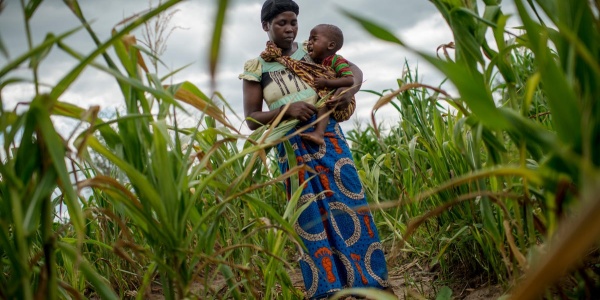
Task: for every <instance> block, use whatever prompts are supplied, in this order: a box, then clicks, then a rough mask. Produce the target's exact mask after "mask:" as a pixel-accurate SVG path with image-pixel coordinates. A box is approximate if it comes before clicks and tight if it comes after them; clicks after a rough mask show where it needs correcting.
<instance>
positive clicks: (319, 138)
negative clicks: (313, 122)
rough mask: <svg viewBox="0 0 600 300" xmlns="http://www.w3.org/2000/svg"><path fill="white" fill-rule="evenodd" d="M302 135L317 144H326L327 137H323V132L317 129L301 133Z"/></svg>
mask: <svg viewBox="0 0 600 300" xmlns="http://www.w3.org/2000/svg"><path fill="white" fill-rule="evenodd" d="M300 136H301V137H302V138H303V139H307V140H309V141H311V142H313V143H315V144H317V145H325V138H324V137H323V134H319V133H318V132H316V131H313V132H307V133H302V134H300Z"/></svg>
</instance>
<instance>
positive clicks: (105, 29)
mask: <svg viewBox="0 0 600 300" xmlns="http://www.w3.org/2000/svg"><path fill="white" fill-rule="evenodd" d="M153 2H155V3H156V2H158V0H154V1H153ZM148 3H149V1H119V0H103V1H84V0H82V1H80V4H81V6H82V9H83V12H84V14H85V15H86V17H87V18H88V20H94V22H93V24H92V27H93V28H94V30H95V31H96V33H97V34H98V35H99V36H100V39H101V40H106V39H107V38H109V37H110V30H111V29H112V28H113V26H115V24H117V23H118V22H119V21H121V20H122V19H123V18H125V17H128V16H130V15H132V14H133V13H136V12H140V11H142V10H144V9H146V8H147V7H148ZM215 3H217V1H185V2H182V3H181V4H180V5H178V6H176V7H175V8H174V9H179V12H178V13H176V14H175V16H174V17H173V19H172V21H171V25H173V26H181V27H184V28H186V29H177V30H175V31H174V32H173V33H172V35H171V37H170V39H169V40H168V43H167V51H166V52H165V54H164V55H163V57H161V59H162V60H163V61H164V63H165V64H166V65H167V68H168V69H177V68H179V67H182V66H184V65H185V64H188V63H192V65H191V66H189V67H187V68H186V69H184V70H183V71H181V72H180V73H178V74H176V75H175V76H174V77H173V78H172V79H171V80H172V81H173V82H180V81H184V80H189V81H191V82H192V83H194V84H196V85H197V86H198V87H199V88H200V89H202V90H203V91H204V92H205V93H206V94H210V92H211V91H209V90H208V89H209V79H208V78H209V77H208V60H207V51H208V46H209V43H210V40H211V38H212V26H213V14H214V11H215ZM230 3H231V4H230V5H231V7H230V8H229V11H228V15H227V23H226V24H227V25H226V28H225V29H224V32H223V40H222V41H221V46H222V51H221V53H220V55H221V57H220V61H219V66H218V74H217V76H218V77H217V84H218V86H217V89H218V91H219V92H220V93H222V94H223V96H224V97H225V98H226V100H227V101H228V102H229V104H230V105H231V106H232V108H233V109H234V110H235V111H236V113H237V114H238V115H239V116H241V117H243V110H242V91H241V86H242V82H241V81H240V80H239V79H238V78H237V75H238V74H239V73H241V72H242V67H243V63H244V61H246V60H248V59H251V58H253V57H256V56H258V54H259V53H260V51H261V50H262V49H263V48H264V43H265V41H266V39H267V36H266V33H265V32H264V31H263V30H262V28H261V26H260V21H259V12H260V8H261V6H262V3H263V1H262V0H233V1H230ZM297 3H298V4H299V5H300V15H299V25H300V29H299V33H298V39H297V40H298V41H299V42H301V41H303V40H305V39H306V38H308V33H309V31H310V29H311V28H312V27H313V26H314V25H316V24H318V23H332V24H336V25H338V26H340V27H341V28H342V29H343V30H344V35H345V39H346V42H345V45H344V48H343V49H342V52H341V53H342V55H345V56H347V58H348V59H350V60H351V61H353V62H355V63H356V64H357V65H359V66H360V67H361V68H362V69H363V72H364V73H365V79H366V80H367V81H366V82H365V84H364V85H363V88H364V89H372V90H375V91H382V90H384V89H389V88H396V87H397V83H396V78H398V77H400V76H401V75H402V68H403V66H404V62H405V59H407V58H408V59H410V61H411V63H413V62H418V60H417V58H416V57H415V56H414V54H411V53H410V52H408V51H406V50H405V49H403V48H402V47H399V46H398V45H392V44H390V43H386V42H383V41H379V40H377V39H374V38H373V37H371V36H370V35H369V34H368V33H366V32H365V31H364V30H363V29H362V28H361V27H360V26H359V25H358V24H357V23H355V22H354V21H352V20H350V19H348V18H347V17H345V16H344V15H343V14H342V13H341V11H340V8H344V9H346V10H348V11H350V12H352V13H355V14H357V15H360V16H362V17H365V18H367V19H370V20H372V21H374V22H376V23H378V24H380V25H382V26H383V27H385V28H387V29H389V30H390V31H391V32H395V33H403V32H407V31H408V30H409V29H411V28H412V30H413V32H414V30H415V29H414V26H415V25H416V24H418V23H419V21H420V20H424V19H427V18H429V17H430V16H432V15H434V14H436V10H435V7H434V6H433V5H432V4H431V3H430V2H429V1H415V0H378V1H377V2H376V4H375V2H373V1H367V0H346V1H344V0H331V1H315V0H297ZM33 19H34V24H33V25H34V27H33V30H34V32H35V35H34V40H35V41H36V42H39V41H41V40H42V39H43V37H44V36H45V34H46V33H47V32H55V33H60V32H64V31H66V30H69V29H72V28H74V27H76V26H78V25H79V23H78V21H77V20H76V18H75V17H74V16H73V15H72V13H71V12H70V11H69V10H68V9H67V8H66V7H65V6H64V4H63V3H62V1H56V0H47V1H44V2H43V4H42V5H41V6H40V8H39V10H38V12H37V13H36V15H35V16H34V18H33ZM22 28H23V23H22V17H21V13H20V5H18V2H17V1H11V2H10V3H7V7H6V9H5V10H4V12H3V13H2V15H1V17H0V32H1V36H2V38H3V39H4V42H5V44H6V45H7V46H8V47H9V51H10V53H11V55H12V57H15V56H16V55H18V54H20V53H22V52H23V51H24V49H25V48H26V40H25V36H24V31H23V29H22ZM417 31H418V30H417ZM135 34H136V36H137V37H138V39H139V38H141V32H135ZM66 42H67V43H68V44H69V45H72V46H73V47H75V48H77V50H78V51H80V52H82V53H84V54H86V53H89V51H91V50H92V49H93V43H92V41H91V39H90V37H89V35H88V34H87V33H86V32H85V31H81V32H78V33H77V34H75V35H73V36H72V37H70V38H69V39H68V40H67V41H66ZM421 42H423V43H425V44H427V41H426V40H422V41H421ZM436 46H437V45H433V44H432V45H431V47H436ZM110 54H111V56H112V57H115V56H114V53H112V51H110ZM98 62H99V63H103V61H102V60H101V59H98ZM3 64H4V61H3V60H2V58H0V66H1V65H3ZM73 64H74V60H73V59H71V58H69V57H67V56H66V55H64V54H60V51H59V50H58V49H54V50H53V53H52V56H50V57H48V60H47V61H45V62H44V66H43V68H44V70H47V71H44V74H45V75H46V76H47V78H44V80H45V82H48V83H52V82H56V80H58V78H60V77H61V76H62V74H64V73H66V72H68V70H70V68H69V67H66V66H71V65H73ZM425 71H427V72H432V71H433V70H432V69H431V68H429V69H426V70H425V69H423V72H425ZM62 72H64V73H62ZM167 72H168V70H167V69H165V68H161V69H160V71H159V73H160V74H161V75H164V74H166V73H167ZM98 73H101V72H98V71H97V70H93V69H90V70H87V71H86V72H85V73H84V74H83V75H82V77H81V78H80V79H79V80H78V81H77V82H76V83H75V84H74V85H73V86H72V87H71V88H70V89H69V93H70V94H69V95H68V96H66V98H67V99H69V101H70V102H73V103H76V104H78V105H81V106H83V107H87V106H89V105H102V107H103V108H108V107H116V106H119V105H120V103H119V101H121V100H120V98H122V96H120V94H119V93H120V92H119V91H118V87H117V86H116V84H115V83H114V82H115V81H114V79H112V78H110V76H108V75H106V74H103V73H101V74H98ZM423 75H427V76H426V77H429V76H431V77H432V78H431V79H432V80H437V78H436V77H435V76H437V75H429V74H423ZM19 90H21V89H19ZM8 92H10V93H8ZM15 94H17V91H16V90H13V91H3V96H5V95H11V97H15ZM359 95H360V97H365V100H364V102H363V103H361V104H360V105H359V108H360V109H361V112H358V113H357V115H359V116H364V115H366V114H368V111H370V108H369V107H368V106H366V104H367V103H368V104H371V103H374V101H376V99H374V98H373V97H374V96H369V95H367V94H366V93H363V94H359ZM4 98H5V97H4ZM371 105H372V104H371ZM231 119H232V120H235V119H236V118H235V117H233V116H232V117H231ZM240 122H241V121H240ZM344 125H345V126H351V125H352V124H351V123H350V122H348V124H344Z"/></svg>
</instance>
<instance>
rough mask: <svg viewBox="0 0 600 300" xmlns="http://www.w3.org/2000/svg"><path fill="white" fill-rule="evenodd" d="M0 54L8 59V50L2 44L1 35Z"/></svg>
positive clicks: (0, 36) (0, 37)
mask: <svg viewBox="0 0 600 300" xmlns="http://www.w3.org/2000/svg"><path fill="white" fill-rule="evenodd" d="M0 54H2V56H4V58H6V59H7V60H8V50H6V47H5V46H4V42H3V41H2V35H0Z"/></svg>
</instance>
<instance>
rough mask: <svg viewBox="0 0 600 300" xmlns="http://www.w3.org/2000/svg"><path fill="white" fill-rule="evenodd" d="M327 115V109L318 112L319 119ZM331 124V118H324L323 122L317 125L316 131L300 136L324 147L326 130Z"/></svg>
mask: <svg viewBox="0 0 600 300" xmlns="http://www.w3.org/2000/svg"><path fill="white" fill-rule="evenodd" d="M326 113H327V107H325V106H324V107H322V108H320V109H319V110H318V111H317V119H319V118H320V117H321V116H323V115H324V114H326ZM328 123H329V116H327V117H324V118H323V119H322V120H320V121H318V122H317V124H315V130H314V131H313V132H307V133H303V134H301V135H300V136H302V138H305V139H307V140H309V141H311V142H313V143H315V144H318V145H323V144H325V129H326V128H327V124H328Z"/></svg>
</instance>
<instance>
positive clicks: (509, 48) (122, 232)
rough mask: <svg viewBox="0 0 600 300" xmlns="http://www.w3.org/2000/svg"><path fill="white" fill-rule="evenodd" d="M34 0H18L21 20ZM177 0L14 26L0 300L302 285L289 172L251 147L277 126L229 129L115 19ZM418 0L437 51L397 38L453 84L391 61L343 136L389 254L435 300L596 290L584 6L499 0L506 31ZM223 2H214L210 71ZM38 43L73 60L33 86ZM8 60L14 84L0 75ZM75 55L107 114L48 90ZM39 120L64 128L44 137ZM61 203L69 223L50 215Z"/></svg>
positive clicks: (271, 290) (239, 292)
mask: <svg viewBox="0 0 600 300" xmlns="http://www.w3.org/2000/svg"><path fill="white" fill-rule="evenodd" d="M41 2H42V1H35V0H32V1H29V2H27V1H25V0H22V1H21V3H22V7H23V13H24V16H25V21H26V23H28V22H29V21H30V20H31V19H32V18H35V12H36V9H37V7H38V6H39V4H40V3H41ZM178 2H180V1H178V0H171V1H163V2H161V3H160V5H159V6H158V7H156V8H154V9H151V10H149V11H147V12H145V13H144V14H142V15H140V16H137V17H135V18H132V19H130V20H127V22H125V23H123V24H121V26H120V27H119V29H117V28H115V29H114V30H113V32H112V37H111V38H110V39H108V40H106V41H100V40H99V39H98V38H97V36H96V34H95V32H94V31H93V29H92V28H91V27H90V26H89V25H88V23H87V21H86V19H85V16H84V15H83V14H82V12H81V10H80V9H79V5H78V3H77V1H76V0H69V1H65V9H70V10H71V11H72V12H73V13H74V14H75V15H76V16H77V17H78V18H79V19H80V20H81V22H82V26H81V27H80V28H75V29H73V30H71V31H69V32H66V33H61V34H56V35H53V34H49V35H48V36H47V38H46V40H44V41H43V42H42V43H40V44H38V45H33V44H32V43H31V42H30V45H29V46H30V49H29V50H28V51H27V52H25V53H22V54H20V55H19V56H17V57H16V58H13V59H11V60H9V61H8V62H7V63H6V65H3V66H0V90H1V89H4V88H6V87H8V86H11V85H14V84H22V83H28V84H31V86H33V87H34V89H35V95H34V96H33V97H32V99H31V100H30V101H28V102H27V103H26V104H25V105H22V106H21V107H20V108H19V109H17V108H15V109H14V110H12V111H10V110H5V108H4V100H3V99H0V100H2V101H0V105H2V107H0V114H1V115H0V131H1V132H0V135H1V138H2V141H3V145H2V150H1V151H2V153H1V158H2V164H1V165H0V178H1V179H0V298H2V299H37V298H41V297H43V298H45V299H80V298H93V297H100V298H102V299H122V298H136V299H145V298H147V297H148V295H149V294H150V293H152V289H153V288H160V290H161V293H162V294H163V295H164V297H165V298H166V299H183V298H199V299H210V298H219V299H220V298H233V299H247V298H255V299H275V298H276V299H298V298H301V297H302V293H301V291H299V290H297V289H295V288H294V286H293V283H292V281H291V279H290V276H289V270H290V269H292V268H295V265H294V261H295V260H294V255H295V253H298V252H299V251H301V247H302V246H301V245H300V244H299V243H298V241H299V240H298V239H297V236H296V235H295V233H294V230H293V226H292V224H294V221H295V218H297V216H298V214H299V211H301V209H302V208H297V207H296V204H297V200H298V197H299V194H300V187H295V188H293V191H292V197H291V201H289V202H288V201H286V200H285V199H286V194H285V193H286V192H285V190H284V189H283V185H282V183H281V182H282V180H283V179H286V178H289V177H294V176H296V172H297V171H298V170H299V169H298V168H292V169H291V171H290V172H288V173H286V174H279V173H278V169H277V167H276V164H275V161H276V159H274V156H273V154H274V151H273V150H270V149H271V148H272V147H273V145H275V144H276V143H279V142H284V139H285V138H284V137H281V134H280V132H281V127H280V128H279V129H277V128H275V129H274V128H272V127H264V128H262V130H259V131H257V132H256V134H253V135H252V136H244V135H242V134H241V133H239V132H238V131H237V130H236V129H235V128H234V127H233V126H231V124H229V123H228V121H227V119H226V118H225V113H224V111H223V110H222V109H221V108H220V107H219V106H217V105H216V104H215V103H214V102H213V98H214V97H213V95H210V96H208V95H206V94H205V93H204V92H202V91H201V90H200V89H198V88H197V87H196V86H195V85H193V84H192V83H190V82H181V83H176V84H166V82H169V81H170V79H171V76H172V75H173V74H169V75H168V76H165V77H160V76H159V75H158V74H155V73H152V72H150V71H149V70H148V69H147V67H146V64H145V60H151V61H153V64H154V65H156V61H157V59H158V58H157V57H156V56H154V55H153V54H152V53H153V52H152V51H150V50H148V49H146V48H145V47H143V46H139V45H138V44H137V43H136V39H135V37H134V36H133V35H132V32H134V31H135V30H136V29H137V28H139V27H141V26H143V25H144V24H145V22H147V21H149V20H153V18H156V17H157V16H159V15H160V14H161V13H166V12H168V9H170V8H172V7H174V6H176V4H177V3H178ZM431 2H432V3H433V4H434V5H435V6H436V7H437V9H438V10H439V12H440V13H441V14H442V16H443V17H444V18H445V19H446V21H447V22H448V25H449V26H450V28H451V29H452V31H453V33H454V37H455V41H454V44H452V45H447V47H448V48H454V55H444V56H443V57H435V56H431V55H428V54H426V53H420V52H419V51H416V50H413V51H415V52H417V53H418V54H419V55H420V56H421V57H423V58H424V59H426V60H427V61H428V62H429V63H431V64H432V65H434V66H435V67H436V68H437V69H438V70H440V71H441V72H442V73H443V74H445V76H447V84H452V85H453V86H454V87H455V88H456V90H457V92H458V96H455V97H453V96H451V95H450V94H449V93H447V92H446V91H444V89H443V88H442V85H441V83H440V86H438V87H432V86H427V85H423V84H421V83H419V78H418V72H417V71H416V70H412V69H411V67H410V66H409V65H406V72H405V73H404V74H403V75H402V77H401V78H400V79H399V80H398V88H397V89H395V90H387V91H384V92H381V93H379V92H376V91H369V92H371V93H376V94H379V95H380V96H381V98H380V100H379V102H378V103H377V104H376V105H375V107H374V108H373V122H372V124H370V125H368V127H367V129H366V130H358V129H357V130H353V131H350V132H348V133H347V136H348V140H349V141H350V142H351V144H352V147H353V151H354V152H353V153H354V155H355V161H356V163H357V168H358V169H359V174H360V176H361V178H362V180H363V183H364V185H365V190H366V192H367V194H368V198H369V199H370V200H371V201H372V203H373V210H374V211H375V217H376V221H377V223H378V227H379V229H380V232H381V236H382V238H383V240H384V243H385V244H386V245H387V246H388V248H389V249H390V252H389V260H390V263H391V264H396V263H397V262H398V261H400V260H404V259H410V260H413V259H418V260H421V261H424V262H426V263H428V264H429V265H430V267H431V268H439V272H440V274H441V277H440V278H441V279H443V280H441V282H442V283H440V288H439V292H438V293H437V296H438V298H440V299H447V298H449V297H450V295H451V294H452V293H451V291H449V290H448V288H447V287H441V285H444V284H445V283H444V282H449V283H451V281H452V279H453V277H452V276H453V275H455V276H460V279H461V280H463V278H464V277H465V276H468V275H477V276H478V277H483V278H484V281H487V282H493V283H500V284H502V286H503V287H505V288H506V290H507V291H508V292H510V294H511V295H512V296H513V297H514V298H515V299H535V298H536V297H539V296H544V295H546V296H548V297H551V295H552V294H558V295H561V296H564V297H567V298H574V299H577V298H586V297H587V298H589V297H591V296H592V295H598V287H599V286H600V283H599V280H600V277H599V276H598V267H597V265H598V263H597V259H598V252H597V251H596V249H597V241H598V238H599V237H600V224H599V223H600V218H597V215H598V214H599V213H600V199H599V197H600V196H599V195H600V173H599V171H600V169H599V168H600V152H599V151H598V150H597V149H596V148H597V145H599V144H600V102H598V99H600V36H599V33H600V18H599V16H598V11H599V9H600V7H599V6H600V4H599V3H598V1H595V2H590V1H583V0H575V1H561V0H537V1H522V0H515V5H516V8H517V11H518V14H517V15H515V16H511V18H518V20H520V23H521V24H523V26H522V28H521V29H520V30H519V31H518V32H511V29H508V28H506V22H507V19H508V18H509V16H507V15H505V14H503V12H502V9H501V6H500V1H494V0H485V1H483V2H484V6H483V7H477V1H475V0H463V1H458V0H454V1H449V0H432V1H431ZM227 4H228V2H227V1H218V8H219V9H217V11H216V13H217V17H216V18H215V20H217V21H216V22H215V23H216V24H215V30H214V35H213V41H212V43H211V63H210V66H209V70H211V72H212V74H214V70H215V68H216V63H217V61H218V59H217V58H218V53H219V40H220V33H221V29H222V26H223V24H224V19H225V17H226V11H227V9H226V8H227ZM345 14H346V15H347V16H348V17H349V18H351V19H354V20H356V21H357V22H358V23H359V24H361V25H362V26H363V27H364V28H365V29H366V30H367V31H368V32H370V33H371V34H372V35H373V36H374V37H376V38H380V39H383V40H386V41H389V42H392V43H397V44H398V45H399V47H408V48H409V49H410V46H408V45H405V44H404V43H403V42H402V41H401V40H400V39H398V38H397V37H395V36H394V35H393V34H391V33H390V32H389V31H387V30H385V28H383V27H382V26H380V25H377V24H375V23H373V22H372V21H370V20H366V19H364V18H362V17H361V16H359V15H356V14H354V13H351V12H345ZM538 15H544V17H543V18H542V17H538ZM25 28H29V27H28V26H27V24H26V26H25ZM78 30H85V31H87V32H88V33H89V35H90V36H91V37H92V39H93V40H94V41H96V44H97V47H96V49H95V50H94V51H93V52H92V53H90V54H85V55H84V54H81V53H79V52H78V49H74V48H72V47H71V46H70V45H68V44H67V43H65V41H64V40H65V38H66V37H68V36H69V35H71V34H72V33H74V32H75V31H78ZM27 35H28V40H29V41H31V32H29V31H27ZM4 49H5V47H4V44H3V41H0V55H5V51H4ZM108 50H111V52H110V53H113V52H112V51H114V53H116V56H111V55H109V52H108ZM444 50H446V49H444ZM50 51H62V52H64V53H67V54H68V55H70V56H71V57H72V59H73V60H74V61H76V62H77V64H76V66H75V67H74V68H73V69H72V70H70V71H69V72H67V73H66V74H65V75H64V77H63V78H62V79H61V80H60V81H59V82H58V83H57V84H56V85H54V86H52V87H51V88H50V90H49V91H48V92H41V90H42V89H40V87H41V86H42V85H43V84H44V83H42V82H39V81H38V76H37V73H38V66H39V64H40V62H42V61H43V60H44V59H45V57H46V56H47V54H48V53H49V52H50ZM97 58H102V59H104V62H105V64H98V63H95V60H96V59H97ZM25 64H27V66H28V68H29V70H30V71H31V74H32V78H33V79H32V80H31V81H28V80H24V79H20V78H17V77H15V75H14V73H13V71H15V70H16V69H17V68H23V66H24V65H25ZM85 68H97V69H98V70H101V71H103V72H106V73H108V74H110V75H111V76H112V77H114V79H115V80H116V81H117V83H118V84H119V87H120V89H121V91H122V97H123V102H124V107H125V108H124V111H123V112H120V113H119V114H117V115H115V116H113V117H110V118H105V119H103V118H101V117H100V116H99V109H100V108H99V107H91V108H90V109H83V108H80V107H76V106H74V105H72V104H68V103H66V102H64V101H61V98H62V97H63V94H64V92H65V91H66V90H67V89H68V88H69V86H71V85H72V84H73V83H74V82H75V80H76V79H77V78H78V76H79V75H80V74H81V72H82V71H83V70H84V69H85ZM155 69H156V67H155ZM215 97H216V96H215ZM386 105H391V106H393V107H394V108H395V109H396V110H397V111H398V114H399V115H400V117H401V121H400V122H399V123H398V124H397V125H395V126H392V127H391V128H390V129H389V130H386V131H383V130H381V128H380V125H378V123H377V119H376V118H375V112H376V111H377V110H378V109H379V108H381V107H383V106H386ZM23 106H24V108H23ZM187 112H199V113H201V115H202V116H201V117H200V118H199V119H198V124H197V126H195V127H193V128H183V127H182V126H180V125H179V124H178V119H177V116H178V115H182V114H186V113H187ZM53 117H61V118H68V119H71V120H74V121H77V122H79V125H78V127H77V129H76V130H75V131H74V134H72V135H71V136H68V137H63V136H61V135H59V134H58V132H57V131H56V129H55V127H54V126H53V123H52V119H51V118H53ZM363 125H365V124H363ZM273 129H274V130H273ZM382 132H385V134H384V133H382ZM240 142H241V143H240ZM241 144H243V146H242V147H240V146H239V145H241ZM100 161H102V162H104V163H103V164H98V162H100ZM106 166H108V168H107V167H106ZM63 204H64V205H65V206H66V207H67V209H68V215H69V219H68V220H65V219H63V218H61V217H60V216H57V215H56V213H57V210H58V209H59V208H60V207H62V205H63ZM582 258H583V259H582ZM590 261H591V262H592V263H591V264H590V263H589V262H590ZM455 279H456V278H455ZM561 279H562V280H563V281H565V280H566V281H568V282H569V285H565V284H557V282H559V280H561ZM444 280H445V281H444ZM345 293H363V294H366V295H372V296H378V295H377V293H376V292H373V291H347V292H345Z"/></svg>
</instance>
